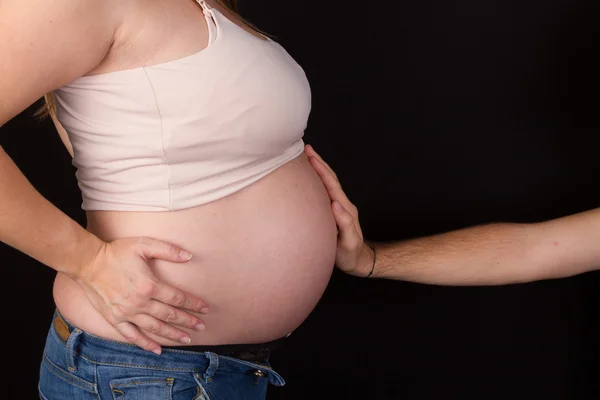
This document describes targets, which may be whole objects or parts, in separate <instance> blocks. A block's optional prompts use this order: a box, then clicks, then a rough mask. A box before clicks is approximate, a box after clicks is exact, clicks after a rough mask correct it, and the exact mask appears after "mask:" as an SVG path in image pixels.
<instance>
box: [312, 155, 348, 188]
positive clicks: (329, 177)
mask: <svg viewBox="0 0 600 400" xmlns="http://www.w3.org/2000/svg"><path fill="white" fill-rule="evenodd" d="M308 160H309V162H310V164H311V165H312V166H313V168H314V170H315V172H316V173H317V175H319V177H320V178H321V180H322V181H323V184H324V185H325V187H326V188H327V190H333V189H335V188H337V187H341V184H340V181H339V180H338V179H337V178H336V177H335V175H333V174H332V173H331V171H330V170H329V169H328V168H327V167H326V166H325V164H323V162H321V160H319V159H318V158H316V157H309V158H308Z"/></svg>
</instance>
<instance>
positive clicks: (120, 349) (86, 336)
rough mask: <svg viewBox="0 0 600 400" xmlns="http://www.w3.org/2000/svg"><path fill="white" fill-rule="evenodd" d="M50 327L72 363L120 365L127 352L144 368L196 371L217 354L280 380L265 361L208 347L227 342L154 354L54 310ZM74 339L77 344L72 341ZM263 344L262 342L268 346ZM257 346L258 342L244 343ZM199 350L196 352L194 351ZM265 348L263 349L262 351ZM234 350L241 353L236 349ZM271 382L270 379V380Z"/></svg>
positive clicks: (165, 348) (164, 348)
mask: <svg viewBox="0 0 600 400" xmlns="http://www.w3.org/2000/svg"><path fill="white" fill-rule="evenodd" d="M52 324H53V328H54V331H55V333H56V335H57V336H58V338H59V339H60V340H62V341H63V342H64V344H65V345H66V347H67V349H68V351H69V349H72V350H70V353H71V354H68V355H67V356H68V358H69V359H70V361H72V362H73V363H74V357H75V355H77V356H81V357H83V358H85V359H86V360H88V361H89V362H92V363H100V364H109V365H120V364H122V356H123V354H124V353H127V354H128V356H129V357H135V358H139V359H143V360H144V363H145V364H146V366H147V367H150V368H152V367H156V368H162V365H165V364H172V363H173V364H177V368H176V369H177V370H178V371H180V372H196V371H197V370H198V366H199V365H203V364H204V363H205V362H206V359H207V357H208V358H214V357H218V358H220V359H222V360H223V361H225V362H227V361H231V362H233V363H242V364H247V365H249V366H256V367H261V371H262V373H264V375H270V376H269V378H271V379H269V380H272V379H273V378H276V379H275V380H276V381H278V380H279V379H282V378H281V377H280V376H279V375H278V374H277V373H276V372H275V371H273V370H272V369H271V368H270V365H269V363H268V360H256V361H255V360H244V359H243V358H239V357H236V356H234V355H231V354H232V352H230V353H229V354H222V353H217V352H215V351H210V349H211V348H212V349H217V350H218V349H219V348H221V347H223V348H224V347H229V345H224V346H221V345H217V346H185V347H189V348H190V349H184V348H183V347H179V346H178V347H169V346H164V347H163V351H162V354H161V355H160V356H159V355H156V354H154V353H151V352H149V351H146V350H143V349H142V348H140V347H138V346H136V345H134V344H130V343H125V342H118V341H114V340H110V339H105V338H103V337H100V336H96V335H93V334H91V333H88V332H85V331H83V330H81V329H79V328H78V327H76V326H75V325H73V324H72V323H71V322H69V321H68V320H66V319H65V318H64V317H63V316H62V315H61V314H60V312H59V311H58V310H56V311H55V313H54V318H53V323H52ZM281 340H283V339H279V340H277V341H275V342H277V343H279V342H280V341H281ZM75 342H77V343H75ZM268 344H269V343H267V344H266V345H268ZM233 346H239V349H241V348H243V347H244V346H246V345H233ZM248 346H255V347H256V346H258V347H257V348H259V349H260V348H261V345H248ZM198 350H200V351H198ZM264 351H265V350H264V349H263V352H264ZM238 352H242V351H239V350H238ZM273 383H274V382H273Z"/></svg>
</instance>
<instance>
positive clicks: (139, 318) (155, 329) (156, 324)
mask: <svg viewBox="0 0 600 400" xmlns="http://www.w3.org/2000/svg"><path fill="white" fill-rule="evenodd" d="M131 322H133V323H134V324H135V325H136V326H137V327H139V328H140V329H142V330H143V331H146V332H149V333H152V334H153V335H156V336H161V337H164V338H167V339H170V340H172V341H174V342H179V343H183V344H190V343H191V338H190V335H188V334H187V333H185V332H183V331H182V330H179V329H177V328H175V327H174V326H172V325H171V324H167V323H165V322H163V321H161V320H159V319H157V318H154V317H153V316H151V315H148V314H137V315H135V316H134V317H133V318H132V319H131Z"/></svg>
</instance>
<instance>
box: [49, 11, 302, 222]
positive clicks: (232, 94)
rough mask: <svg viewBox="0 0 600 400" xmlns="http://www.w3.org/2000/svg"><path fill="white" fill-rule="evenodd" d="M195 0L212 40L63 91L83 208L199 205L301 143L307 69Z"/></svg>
mask: <svg viewBox="0 0 600 400" xmlns="http://www.w3.org/2000/svg"><path fill="white" fill-rule="evenodd" d="M197 1H198V2H199V3H200V5H201V6H202V7H203V8H204V13H205V16H206V20H207V23H208V26H209V32H210V35H209V44H208V47H206V48H205V49H204V50H202V51H200V52H198V53H196V54H193V55H191V56H187V57H184V58H180V59H177V60H174V61H169V62H165V63H161V64H157V65H152V66H147V67H141V68H134V69H128V70H122V71H117V72H110V73H105V74H101V75H93V76H84V77H81V78H79V79H77V80H76V81H74V82H72V83H70V84H68V85H66V86H64V87H62V88H60V89H58V90H56V91H55V93H54V95H55V98H56V103H57V118H58V120H59V121H60V123H61V124H62V125H63V127H64V128H65V130H66V131H67V133H68V135H69V139H70V141H71V143H72V145H73V150H74V158H73V165H74V166H75V167H76V168H77V173H76V175H77V180H78V183H79V187H80V189H81V192H82V197H83V204H82V208H83V209H84V210H122V211H169V210H178V209H184V208H190V207H194V206H198V205H201V204H205V203H208V202H211V201H214V200H217V199H220V198H222V197H225V196H227V195H229V194H232V193H234V192H236V191H239V190H241V189H243V188H244V187H247V186H249V185H250V184H252V183H254V182H256V181H257V180H259V179H260V178H262V177H264V176H265V175H267V174H269V173H270V172H272V171H274V170H275V169H277V168H278V167H280V166H281V165H283V164H285V163H286V162H288V161H290V160H292V159H294V158H295V157H297V156H299V155H300V154H301V153H302V151H303V149H304V143H303V141H302V137H303V135H304V130H305V128H306V124H307V120H308V116H309V113H310V108H311V93H310V87H309V84H308V81H307V79H306V75H305V74H304V71H303V70H302V68H300V66H299V65H298V64H297V63H296V62H295V61H294V60H293V59H292V57H290V55H289V54H288V53H287V52H286V51H285V50H284V49H283V48H282V47H281V46H280V45H279V44H277V43H276V42H274V41H273V40H270V39H268V38H265V39H263V38H259V37H256V36H254V35H253V34H251V33H249V32H247V31H245V30H244V29H242V28H240V27H239V26H237V25H236V24H234V23H233V22H232V21H230V20H228V19H227V18H226V17H225V16H224V15H223V14H222V13H220V12H219V11H218V10H216V9H214V8H211V7H209V6H208V5H206V4H205V3H204V2H203V1H202V0H197Z"/></svg>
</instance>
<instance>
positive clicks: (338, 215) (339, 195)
mask: <svg viewBox="0 0 600 400" xmlns="http://www.w3.org/2000/svg"><path fill="white" fill-rule="evenodd" d="M304 151H305V153H306V155H307V156H308V160H309V161H310V164H311V165H312V167H313V168H314V170H315V171H316V172H317V174H318V175H319V177H320V178H321V181H322V182H323V184H324V185H325V188H326V189H327V194H328V195H329V198H330V199H331V202H332V208H333V215H334V217H335V222H336V224H337V227H338V231H339V235H338V244H337V254H336V260H335V261H336V265H337V267H338V268H340V269H341V270H342V271H344V272H346V273H348V274H351V275H356V276H360V277H365V276H367V275H369V272H371V269H372V267H373V261H374V253H373V250H372V249H371V248H370V247H369V246H368V245H367V244H366V243H365V241H364V238H363V233H362V229H361V227H360V222H359V220H358V209H357V208H356V206H355V205H354V204H352V202H351V201H350V200H349V199H348V197H347V196H346V193H344V190H343V189H342V184H341V183H340V181H339V179H338V177H337V175H336V173H335V172H334V171H333V169H332V168H331V167H330V166H329V165H328V164H327V163H326V162H325V161H324V160H323V159H322V158H321V156H319V154H317V152H316V151H315V150H314V149H313V148H312V146H310V145H307V146H306V147H305V149H304Z"/></svg>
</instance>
